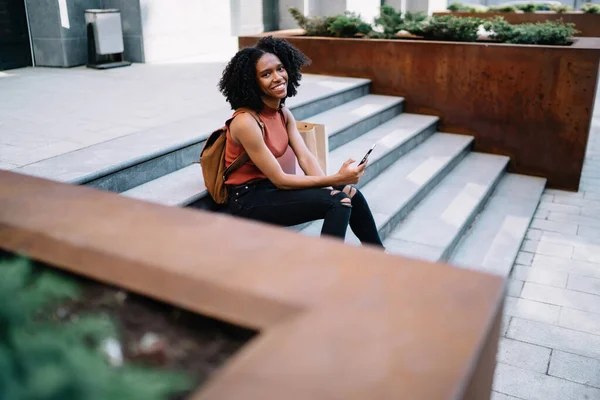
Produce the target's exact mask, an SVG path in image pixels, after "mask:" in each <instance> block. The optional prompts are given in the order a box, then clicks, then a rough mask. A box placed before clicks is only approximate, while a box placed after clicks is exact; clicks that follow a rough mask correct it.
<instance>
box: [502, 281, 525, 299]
mask: <svg viewBox="0 0 600 400" xmlns="http://www.w3.org/2000/svg"><path fill="white" fill-rule="evenodd" d="M524 283H525V282H523V281H519V280H516V279H509V280H508V285H507V289H506V295H507V296H512V297H521V291H522V290H523V284H524Z"/></svg>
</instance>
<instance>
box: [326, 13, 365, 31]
mask: <svg viewBox="0 0 600 400" xmlns="http://www.w3.org/2000/svg"><path fill="white" fill-rule="evenodd" d="M372 30H373V28H372V27H371V25H370V24H368V23H366V22H365V21H363V20H362V19H361V17H360V15H358V14H355V13H353V12H349V11H346V12H345V13H344V14H342V15H338V16H336V17H334V18H333V21H332V22H331V23H330V24H329V32H331V34H332V35H333V36H335V37H354V36H361V35H368V34H369V33H370V32H371V31H372Z"/></svg>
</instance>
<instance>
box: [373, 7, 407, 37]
mask: <svg viewBox="0 0 600 400" xmlns="http://www.w3.org/2000/svg"><path fill="white" fill-rule="evenodd" d="M403 23H404V21H403V18H402V12H400V11H396V10H395V9H394V7H392V6H390V5H387V4H386V5H383V6H381V9H380V11H379V17H377V18H375V24H377V25H380V26H381V27H382V28H383V32H382V35H381V37H382V38H390V37H393V36H394V35H395V34H396V32H398V31H399V30H400V29H402V26H403ZM378 33H379V32H378ZM374 35H376V34H373V35H371V37H373V36H374Z"/></svg>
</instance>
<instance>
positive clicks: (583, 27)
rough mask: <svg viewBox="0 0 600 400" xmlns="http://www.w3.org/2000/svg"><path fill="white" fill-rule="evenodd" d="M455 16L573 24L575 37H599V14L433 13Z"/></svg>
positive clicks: (521, 22)
mask: <svg viewBox="0 0 600 400" xmlns="http://www.w3.org/2000/svg"><path fill="white" fill-rule="evenodd" d="M449 14H450V15H455V16H458V17H477V18H494V17H498V16H499V17H504V19H505V20H506V21H507V22H509V23H511V24H526V23H535V22H544V21H558V20H560V19H562V21H563V22H567V23H573V24H575V29H577V30H578V31H580V32H579V33H578V34H577V36H582V37H600V14H587V13H583V12H580V11H579V12H566V13H555V12H543V11H542V12H540V11H538V12H534V13H514V12H510V13H506V12H486V13H473V12H449V11H444V12H435V13H433V15H449Z"/></svg>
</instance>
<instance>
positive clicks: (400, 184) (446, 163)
mask: <svg viewBox="0 0 600 400" xmlns="http://www.w3.org/2000/svg"><path fill="white" fill-rule="evenodd" d="M472 143H473V138H472V137H470V136H464V135H453V134H445V133H435V134H433V135H432V136H431V137H430V138H428V139H427V140H425V141H424V142H423V143H421V144H420V145H419V146H417V147H416V148H414V149H413V150H412V151H410V152H408V153H406V154H405V155H404V156H402V157H401V158H399V159H398V160H397V161H396V162H394V163H393V164H392V165H391V166H390V167H388V168H387V169H386V170H385V171H383V172H381V174H379V175H378V176H377V177H375V178H374V179H372V180H371V181H370V182H369V183H367V184H365V185H364V186H363V187H362V188H361V191H362V192H363V194H364V196H365V197H366V198H367V200H368V201H369V205H370V207H371V211H372V212H373V216H374V217H375V222H376V224H377V228H378V230H379V234H380V235H381V237H382V239H385V238H386V237H387V236H388V234H389V233H390V232H391V231H392V229H393V228H394V227H395V226H396V225H397V224H398V223H399V222H400V221H401V220H403V219H404V218H406V216H407V215H408V214H409V213H410V212H411V210H412V209H413V208H414V207H415V206H416V205H417V204H418V203H419V202H420V201H421V200H422V199H423V198H424V197H425V196H427V194H428V193H429V192H430V191H431V190H432V188H434V187H435V186H436V185H437V184H438V183H439V182H440V181H441V180H442V179H444V177H445V176H446V175H447V174H448V173H449V172H450V171H452V169H453V168H454V166H455V165H456V164H458V163H459V162H460V161H461V160H462V159H463V158H464V157H465V155H466V154H467V153H468V152H469V150H470V148H471V145H472ZM322 225H323V221H322V220H319V221H314V222H313V223H311V224H310V225H308V226H307V227H305V228H304V229H302V231H301V232H302V233H303V234H306V235H314V236H317V235H319V233H320V231H321V227H322ZM346 241H347V242H348V243H351V244H359V242H358V239H357V238H356V236H354V234H353V233H352V232H350V230H349V231H348V235H347V237H346Z"/></svg>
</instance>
